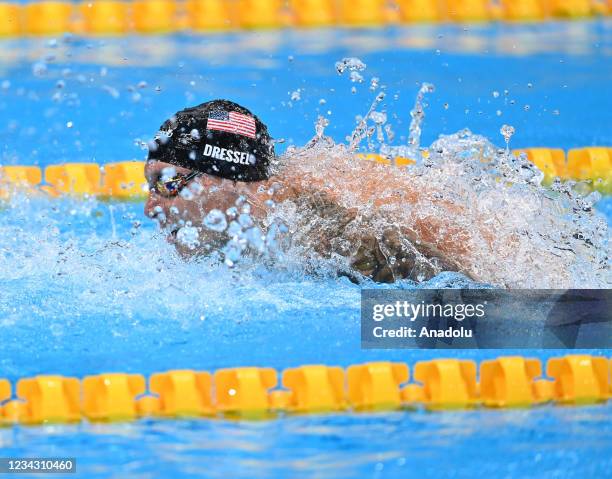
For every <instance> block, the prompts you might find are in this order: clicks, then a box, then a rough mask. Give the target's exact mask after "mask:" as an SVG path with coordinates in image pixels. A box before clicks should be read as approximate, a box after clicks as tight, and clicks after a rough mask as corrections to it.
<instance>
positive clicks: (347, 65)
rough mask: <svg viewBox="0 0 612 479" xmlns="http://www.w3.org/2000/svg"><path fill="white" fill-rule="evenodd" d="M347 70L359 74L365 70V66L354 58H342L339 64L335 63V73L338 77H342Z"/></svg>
mask: <svg viewBox="0 0 612 479" xmlns="http://www.w3.org/2000/svg"><path fill="white" fill-rule="evenodd" d="M347 69H348V70H349V71H351V72H358V71H359V72H361V71H363V70H365V69H366V64H365V63H363V62H362V61H361V60H360V59H359V58H355V57H348V58H343V59H342V60H340V61H339V62H336V71H337V72H338V75H342V74H343V73H344V72H345V71H346V70H347Z"/></svg>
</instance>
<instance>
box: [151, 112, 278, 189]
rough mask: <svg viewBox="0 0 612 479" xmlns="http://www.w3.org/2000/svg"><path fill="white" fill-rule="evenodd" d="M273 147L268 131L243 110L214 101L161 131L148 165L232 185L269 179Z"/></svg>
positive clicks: (178, 116) (171, 121)
mask: <svg viewBox="0 0 612 479" xmlns="http://www.w3.org/2000/svg"><path fill="white" fill-rule="evenodd" d="M273 158H274V144H273V142H272V139H271V138H270V135H269V134H268V128H267V127H266V125H264V124H263V123H262V122H261V121H260V120H259V118H257V117H256V116H255V115H253V114H252V113H251V112H250V111H249V110H247V109H246V108H243V107H241V106H240V105H238V104H236V103H233V102H231V101H227V100H213V101H209V102H206V103H202V104H201V105H198V106H195V107H193V108H187V109H185V110H183V111H179V112H178V113H177V114H176V115H174V116H173V117H172V118H170V119H169V120H167V121H166V122H165V123H164V124H163V125H162V126H161V127H160V129H159V133H158V134H157V135H156V137H155V142H154V144H152V145H150V146H149V160H158V161H163V162H165V163H171V164H173V165H177V166H183V167H185V168H189V169H190V170H194V171H200V172H202V173H207V174H210V175H214V176H219V177H221V178H227V179H229V180H234V181H260V180H266V179H268V177H269V176H270V174H269V167H270V162H271V160H272V159H273Z"/></svg>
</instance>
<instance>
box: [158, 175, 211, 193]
mask: <svg viewBox="0 0 612 479" xmlns="http://www.w3.org/2000/svg"><path fill="white" fill-rule="evenodd" d="M201 174H202V173H200V172H198V171H194V172H191V173H189V174H187V175H180V174H179V175H176V176H174V177H172V178H170V179H167V180H162V179H161V178H160V179H159V180H157V181H156V182H155V183H153V187H152V188H151V189H152V190H153V191H155V192H156V193H157V194H159V195H161V196H165V197H167V198H173V197H175V196H178V194H179V193H180V192H181V190H182V189H183V188H185V186H187V184H188V183H189V182H190V181H191V180H193V179H194V178H195V177H196V176H198V175H201Z"/></svg>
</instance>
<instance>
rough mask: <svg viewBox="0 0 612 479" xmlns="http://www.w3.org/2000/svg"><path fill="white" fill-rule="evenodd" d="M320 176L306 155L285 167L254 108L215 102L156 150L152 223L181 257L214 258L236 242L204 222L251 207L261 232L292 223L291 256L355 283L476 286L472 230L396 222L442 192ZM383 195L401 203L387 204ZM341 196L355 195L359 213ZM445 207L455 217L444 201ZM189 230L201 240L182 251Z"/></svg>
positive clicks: (427, 221)
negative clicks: (458, 281)
mask: <svg viewBox="0 0 612 479" xmlns="http://www.w3.org/2000/svg"><path fill="white" fill-rule="evenodd" d="M357 165H358V166H357ZM316 169H317V163H316V161H315V162H313V161H308V162H305V161H304V162H302V163H301V162H300V158H299V154H298V155H297V156H296V157H295V158H293V159H292V161H291V162H283V161H282V158H280V159H279V158H277V157H276V156H275V152H274V142H273V140H272V139H271V137H270V135H269V133H268V129H267V127H266V125H265V124H263V123H262V122H261V121H260V119H259V118H258V117H256V116H255V115H253V114H252V113H251V112H250V111H249V110H247V109H246V108H243V107H242V106H240V105H237V104H236V103H233V102H230V101H226V100H215V101H210V102H207V103H204V104H202V105H199V106H196V107H194V108H188V109H186V110H183V111H180V112H178V113H176V115H174V116H173V117H172V118H171V119H169V120H168V121H166V122H165V123H164V124H163V125H162V126H161V128H160V130H159V132H158V134H157V135H156V137H155V139H154V141H152V142H151V143H150V146H149V156H148V160H147V162H146V166H145V175H146V178H147V181H148V183H149V198H148V201H147V203H146V206H145V214H146V215H147V216H149V217H151V218H153V219H155V220H157V221H158V222H159V224H160V226H161V227H162V229H164V230H165V231H167V232H168V233H169V234H168V241H169V242H171V243H173V244H174V245H175V247H176V249H177V251H178V252H179V253H180V254H181V255H183V256H191V255H194V254H209V253H210V252H212V251H219V250H220V249H221V248H222V247H223V245H224V244H226V243H227V241H228V240H229V239H230V238H229V235H228V233H227V230H225V231H217V230H218V229H219V228H209V227H206V226H205V225H204V221H205V218H206V217H207V215H209V214H210V212H211V211H220V212H225V211H227V210H228V209H229V208H232V207H234V206H235V204H236V201H237V200H238V199H239V198H240V197H242V198H244V201H246V203H248V205H249V206H250V212H249V215H250V217H251V218H252V220H253V221H254V222H255V224H256V225H257V226H258V227H260V228H261V230H262V231H266V229H267V228H268V227H269V226H270V224H271V223H272V221H273V220H274V221H278V220H279V219H280V220H284V221H286V222H288V223H290V225H291V226H290V228H289V239H288V241H289V243H290V245H291V246H293V247H296V248H298V251H300V252H301V253H302V254H303V255H305V256H307V257H308V258H307V259H309V257H313V258H314V257H319V258H326V259H330V258H333V259H335V260H336V261H338V262H339V270H340V272H341V273H342V274H345V275H347V276H349V277H350V278H351V279H352V280H354V281H361V280H362V279H364V278H371V279H372V280H374V281H376V282H394V281H396V280H398V279H403V278H409V279H412V280H416V281H424V280H427V279H430V278H432V277H433V276H435V275H437V274H439V273H440V272H442V271H459V272H462V273H463V274H465V275H466V276H468V277H472V278H475V277H476V276H477V274H474V271H473V270H472V269H470V261H469V251H468V250H467V247H466V245H467V244H468V241H467V240H468V236H469V231H467V230H466V228H463V227H461V226H456V225H455V226H453V225H448V224H443V223H442V222H441V221H440V220H439V219H437V217H436V216H435V215H429V216H425V217H420V218H418V219H413V220H411V221H403V219H402V218H401V217H400V218H395V217H392V216H391V212H392V211H393V208H392V207H393V206H394V205H397V204H400V203H405V202H412V203H417V202H418V200H419V198H420V197H422V196H423V195H432V194H433V190H432V191H427V190H426V189H423V187H422V186H421V187H419V188H416V187H412V186H411V184H410V182H409V181H406V179H405V177H402V176H400V175H397V173H392V172H391V170H392V168H389V167H387V166H384V165H378V164H375V163H374V162H368V161H361V160H357V159H354V162H353V163H352V164H351V163H342V162H338V163H337V164H335V163H332V164H331V166H330V169H331V171H329V172H328V174H326V175H325V177H324V178H321V175H319V174H316V173H317V171H316ZM349 170H350V171H349ZM355 172H357V173H358V174H355ZM383 186H384V191H386V192H390V191H391V192H392V193H385V194H381V191H382V190H383V188H382V187H383ZM342 191H350V192H351V193H352V195H353V196H352V198H353V201H352V202H351V203H347V202H346V201H344V200H343V195H341V194H340V192H342ZM271 193H273V194H272V195H271ZM270 199H272V200H273V201H274V204H275V207H274V212H272V211H271V209H270V208H269V207H268V206H267V205H269V204H270V202H269V200H270ZM437 207H439V208H443V209H445V210H446V211H448V212H450V213H452V212H453V210H454V209H456V207H455V206H454V205H453V204H452V203H451V202H448V201H442V200H440V201H439V202H438V204H437ZM184 226H189V227H190V228H189V229H190V230H191V231H196V232H197V238H193V237H192V238H190V241H187V242H186V241H182V238H181V237H180V236H181V228H183V227H184ZM183 229H184V228H183ZM221 229H223V228H221ZM475 279H476V278H475Z"/></svg>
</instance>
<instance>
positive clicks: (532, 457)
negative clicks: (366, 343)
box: [0, 21, 612, 478]
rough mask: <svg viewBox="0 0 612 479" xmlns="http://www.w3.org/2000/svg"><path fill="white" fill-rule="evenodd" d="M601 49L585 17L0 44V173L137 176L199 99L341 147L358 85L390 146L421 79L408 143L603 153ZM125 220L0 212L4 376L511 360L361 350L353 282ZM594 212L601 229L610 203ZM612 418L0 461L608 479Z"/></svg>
mask: <svg viewBox="0 0 612 479" xmlns="http://www.w3.org/2000/svg"><path fill="white" fill-rule="evenodd" d="M611 38H612V37H611V35H610V24H609V23H608V22H605V21H601V22H591V23H550V24H545V25H539V26H478V27H474V26H468V27H465V29H464V27H461V26H446V27H439V28H434V27H418V28H412V29H391V30H363V31H335V30H327V31H309V32H284V31H283V32H263V33H246V34H232V35H221V36H201V37H186V36H173V37H164V38H159V37H126V38H121V39H78V38H66V39H61V38H59V39H57V41H49V40H48V39H45V40H41V39H36V40H20V41H12V40H10V41H9V40H3V41H0V148H1V150H0V164H37V165H40V166H45V165H48V164H53V163H61V162H64V161H96V162H99V163H105V162H110V161H119V160H130V159H138V160H142V159H143V158H144V157H145V156H146V151H144V150H143V149H142V147H141V146H140V145H141V142H142V141H147V140H148V139H150V138H151V137H152V135H153V134H154V133H155V131H156V130H157V128H158V127H159V125H160V124H161V123H162V122H163V121H164V120H165V119H166V118H167V117H169V116H170V115H171V114H172V113H174V112H175V111H177V110H179V109H181V108H184V107H186V106H191V105H193V104H197V103H200V102H203V101H206V100H209V99H211V98H214V97H227V98H231V99H234V100H236V101H238V102H240V103H243V104H245V105H247V106H248V107H249V108H251V109H252V110H253V111H255V112H256V113H257V114H258V115H259V116H260V117H262V119H264V120H265V121H266V122H267V123H268V124H269V125H270V130H271V132H272V134H273V135H274V136H275V137H276V138H285V139H286V141H285V143H283V144H281V145H280V149H281V150H282V149H283V148H285V147H286V146H287V145H291V144H295V145H303V144H304V143H305V142H306V141H307V140H309V139H310V138H311V137H312V135H313V133H314V123H315V121H316V118H317V116H318V115H319V114H324V115H326V116H328V117H329V119H330V120H331V123H330V126H329V128H328V130H327V133H329V134H331V135H332V136H333V138H334V139H335V141H337V142H340V141H344V137H345V135H347V134H349V133H350V132H351V131H352V129H353V128H354V126H355V116H356V115H359V114H363V113H365V111H367V108H368V106H369V104H370V103H371V101H372V98H373V97H374V95H375V93H373V92H372V91H370V89H369V84H370V80H371V78H372V77H379V78H380V84H384V85H386V86H387V93H388V95H387V109H388V112H389V116H390V117H392V115H393V113H395V114H396V115H397V118H394V119H393V125H394V129H395V130H396V133H397V137H398V138H397V143H398V144H399V143H401V142H402V136H403V137H404V141H405V136H406V133H407V128H408V122H409V116H408V112H409V110H410V109H411V108H412V105H413V103H414V96H415V92H416V91H417V90H418V87H419V83H420V82H423V81H428V82H431V83H433V84H435V86H436V92H435V93H434V94H433V95H432V96H430V97H428V102H429V106H428V108H427V109H426V113H427V118H426V121H425V126H424V132H423V144H429V143H431V142H432V141H433V140H434V139H435V138H436V137H437V136H438V135H439V134H448V133H453V132H455V131H457V130H460V129H462V128H466V127H467V128H470V129H471V130H472V131H474V132H476V133H479V134H483V135H485V136H486V137H488V138H489V139H491V140H492V141H493V142H494V143H496V144H498V145H502V144H503V139H502V137H501V135H500V134H499V129H500V127H501V125H502V124H504V123H507V124H511V125H513V126H514V127H515V128H516V134H515V136H514V137H513V138H512V140H511V146H516V147H519V146H553V147H562V148H572V147H579V146H588V145H610V144H612V132H611V131H610V124H609V111H610V107H611V106H612V104H611V101H610V100H609V96H607V95H605V94H604V93H605V92H606V90H607V89H609V88H608V86H609V84H610V80H611V79H612V65H611V63H610V55H611V52H612V50H611V47H612V42H611V40H610V39H611ZM347 56H358V57H359V58H361V59H362V60H363V61H364V62H365V63H366V64H367V69H366V70H365V72H364V76H365V81H364V83H362V84H353V83H351V82H350V80H349V79H348V78H347V77H346V75H345V76H338V75H337V74H336V72H335V69H334V63H335V62H336V61H337V60H339V59H341V58H343V57H347ZM353 86H355V87H356V93H351V88H352V87H353ZM298 89H299V94H298V95H295V94H294V93H295V92H297V91H298ZM506 90H507V93H506ZM495 92H497V94H496V93H495ZM292 94H293V98H294V99H293V100H292V99H291V97H292ZM395 95H397V99H395V98H394V96H395ZM297 96H299V99H297ZM321 100H324V102H322V101H321ZM526 106H528V108H526ZM328 112H330V113H328ZM69 123H70V124H71V126H70V127H69V126H68V124H69ZM142 207H143V205H142V204H140V203H106V202H99V201H97V200H94V199H89V200H84V201H81V200H69V199H62V200H47V199H41V198H23V197H22V198H19V199H17V200H15V201H14V202H13V203H12V204H11V205H9V206H8V207H7V209H5V210H2V211H0V271H2V274H0V328H1V329H0V331H1V337H0V345H1V346H0V348H1V349H0V377H6V378H9V379H11V380H16V379H18V378H20V377H26V376H30V375H34V374H41V373H57V374H64V375H70V376H79V377H80V376H84V375H87V374H95V373H99V372H106V371H122V372H135V373H136V372H137V373H143V374H149V373H152V372H156V371H163V370H166V369H176V368H193V369H203V370H209V371H212V370H214V369H217V368H221V367H228V366H239V365H256V366H271V367H275V368H277V369H278V370H279V371H280V370H282V369H284V368H286V367H292V366H297V365H300V364H308V363H325V364H329V365H340V366H348V365H350V364H354V363H358V362H363V361H368V360H376V359H385V360H401V361H406V362H408V363H409V364H410V365H413V364H414V362H415V361H418V360H423V359H429V358H434V357H441V356H452V357H463V358H471V359H475V360H482V359H485V358H492V357H496V356H498V355H501V354H509V353H510V354H511V353H518V352H517V351H460V352H459V351H435V350H432V351H365V350H361V349H360V344H359V297H360V296H359V293H360V289H359V286H356V285H354V284H352V283H350V282H349V281H348V280H346V279H336V278H331V279H330V278H315V277H309V276H305V275H304V274H303V273H302V272H301V271H299V270H294V269H291V268H289V269H287V270H283V271H278V270H270V269H266V268H264V267H262V266H260V265H244V267H242V268H240V269H239V270H238V271H235V270H229V269H226V268H221V267H219V266H216V265H209V264H206V263H195V264H194V263H184V262H181V261H180V260H177V259H176V258H175V257H174V256H173V255H172V251H171V247H170V245H168V244H167V243H166V242H165V240H164V238H163V236H161V235H159V233H158V232H157V231H156V228H155V226H154V225H153V224H152V222H150V221H148V219H147V218H146V217H145V216H144V214H143V212H142ZM597 207H598V209H599V210H600V211H601V212H602V214H604V215H606V217H607V218H608V224H612V202H611V201H610V198H606V199H604V200H602V201H601V202H600V203H599V204H598V206H597ZM458 281H460V280H458V279H457V278H456V277H449V276H442V277H438V278H436V279H435V280H433V281H432V282H431V283H430V284H431V285H432V286H451V285H455V286H457V285H459V284H462V283H461V282H458ZM400 286H401V285H400ZM588 352H589V353H592V354H604V355H607V356H610V351H588ZM523 354H528V355H530V356H535V357H538V358H541V359H542V360H545V359H547V358H548V357H550V356H556V355H559V354H563V352H562V351H546V352H542V351H528V352H523ZM611 419H612V406H611V405H610V404H608V405H606V406H592V407H581V408H552V407H544V408H538V409H535V410H516V411H471V412H452V413H436V414H433V413H425V412H412V411H408V412H394V413H385V414H382V413H381V414H375V415H372V414H360V415H357V414H346V415H329V416H313V417H294V418H285V419H281V420H274V421H269V422H232V421H210V420H202V421H140V422H136V423H129V424H112V425H89V424H82V425H78V426H45V427H17V428H0V456H3V457H5V456H11V455H17V456H18V455H27V456H64V455H65V456H75V457H77V458H78V469H79V472H80V473H82V474H84V475H86V476H87V477H126V476H128V475H130V476H134V477H168V476H171V475H172V476H173V477H174V476H179V475H183V476H201V477H332V478H339V477H376V478H378V477H380V478H382V477H385V478H387V477H389V478H394V477H406V476H410V475H415V476H419V477H432V478H435V477H458V478H464V477H465V478H472V477H474V476H476V475H477V474H486V475H490V476H494V477H508V478H522V477H589V478H599V477H601V478H604V477H610V475H612V460H611V459H610V457H611V455H610V450H611V449H612V426H611V424H612V421H611ZM173 471H178V472H176V473H174V474H173Z"/></svg>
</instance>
